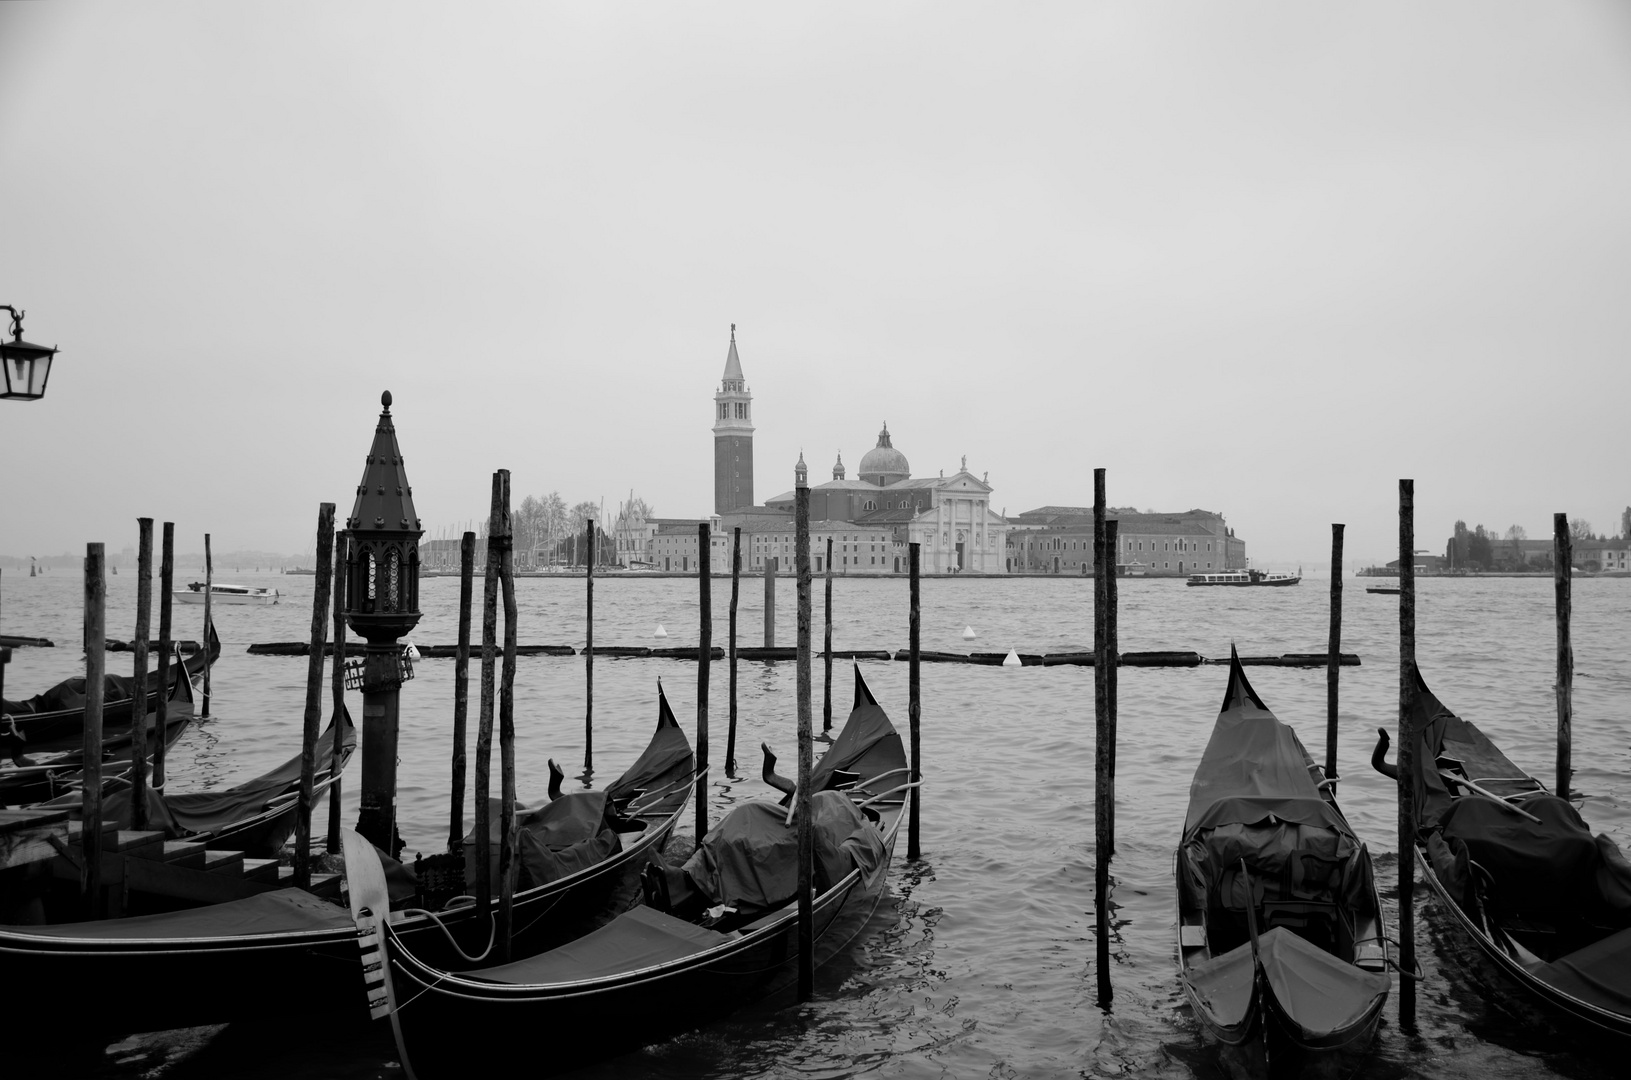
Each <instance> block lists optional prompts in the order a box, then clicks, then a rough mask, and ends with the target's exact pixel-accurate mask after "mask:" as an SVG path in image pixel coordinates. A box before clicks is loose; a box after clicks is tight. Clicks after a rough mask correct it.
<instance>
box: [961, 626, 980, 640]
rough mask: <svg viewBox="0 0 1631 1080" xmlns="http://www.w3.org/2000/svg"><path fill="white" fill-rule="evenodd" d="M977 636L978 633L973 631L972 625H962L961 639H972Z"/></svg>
mask: <svg viewBox="0 0 1631 1080" xmlns="http://www.w3.org/2000/svg"><path fill="white" fill-rule="evenodd" d="M977 637H979V635H978V634H976V633H975V632H974V627H972V626H965V627H963V640H964V641H973V640H974V639H975V638H977Z"/></svg>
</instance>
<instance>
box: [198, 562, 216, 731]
mask: <svg viewBox="0 0 1631 1080" xmlns="http://www.w3.org/2000/svg"><path fill="white" fill-rule="evenodd" d="M214 587H215V558H214V556H212V555H211V554H210V534H209V533H205V534H204V632H203V633H202V634H200V635H199V636H198V642H199V644H200V645H201V646H203V649H204V704H203V707H202V708H201V709H200V710H199V713H198V715H199V716H200V717H202V718H203V719H205V720H208V719H209V718H210V667H211V664H210V627H212V626H214V625H215V624H214V623H213V622H211V621H210V599H211V597H210V591H211V590H212V589H213V588H214Z"/></svg>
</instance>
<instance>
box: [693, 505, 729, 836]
mask: <svg viewBox="0 0 1631 1080" xmlns="http://www.w3.org/2000/svg"><path fill="white" fill-rule="evenodd" d="M697 551H699V552H700V553H701V554H700V555H698V556H697V587H698V590H699V592H698V595H697V610H698V615H697V622H698V624H699V625H698V627H697V750H696V762H697V793H696V796H695V798H696V803H697V843H699V844H700V843H702V838H703V837H704V836H707V835H708V777H707V773H706V770H707V768H708V669H709V668H711V667H713V659H714V655H713V654H714V581H713V577H712V576H711V571H712V569H713V568H712V567H711V566H710V565H709V564H710V563H711V562H712V561H713V557H712V556H713V537H712V535H710V532H709V529H708V523H707V522H706V521H702V522H698V523H697ZM729 771H730V770H729V769H727V770H726V772H729Z"/></svg>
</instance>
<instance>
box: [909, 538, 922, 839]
mask: <svg viewBox="0 0 1631 1080" xmlns="http://www.w3.org/2000/svg"><path fill="white" fill-rule="evenodd" d="M921 549H922V545H921V544H919V543H917V542H915V541H914V542H913V543H912V544H910V545H909V546H908V549H907V551H908V556H907V570H908V572H909V573H910V579H911V583H910V589H911V606H910V608H909V610H908V614H907V617H906V649H907V653H906V658H907V665H906V725H907V728H908V729H909V730H908V733H907V734H908V737H909V741H910V742H911V744H912V776H911V780H912V785H913V786H912V789H911V791H910V792H909V794H910V795H911V798H912V816H911V818H910V820H908V821H907V823H906V858H907V859H909V860H911V861H913V862H915V861H917V860H918V859H921V858H922V857H923V844H922V842H921V841H922V822H921V821H920V820H919V819H920V818H922V816H923V788H922V787H921V786H920V782H921V781H922V779H923V766H922V759H921V758H920V757H919V756H918V751H919V749H920V746H919V743H918V727H919V721H920V720H921V719H922V716H923V680H922V677H921V676H922V672H923V640H922V628H923V621H922V592H921V586H922V579H921V576H920V572H919V568H918V567H919V557H920V556H919V552H920V550H921Z"/></svg>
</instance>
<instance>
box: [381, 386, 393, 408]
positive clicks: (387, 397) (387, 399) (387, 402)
mask: <svg viewBox="0 0 1631 1080" xmlns="http://www.w3.org/2000/svg"><path fill="white" fill-rule="evenodd" d="M379 403H380V404H381V405H383V406H385V411H386V412H390V411H391V392H390V391H389V390H387V391H385V393H383V394H381V395H380V396H379Z"/></svg>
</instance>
